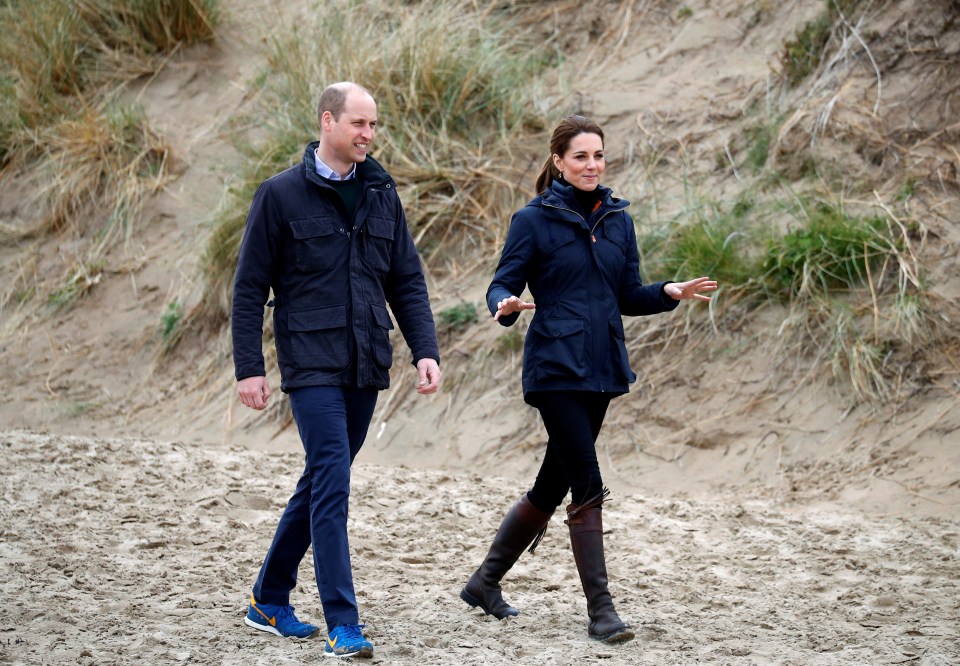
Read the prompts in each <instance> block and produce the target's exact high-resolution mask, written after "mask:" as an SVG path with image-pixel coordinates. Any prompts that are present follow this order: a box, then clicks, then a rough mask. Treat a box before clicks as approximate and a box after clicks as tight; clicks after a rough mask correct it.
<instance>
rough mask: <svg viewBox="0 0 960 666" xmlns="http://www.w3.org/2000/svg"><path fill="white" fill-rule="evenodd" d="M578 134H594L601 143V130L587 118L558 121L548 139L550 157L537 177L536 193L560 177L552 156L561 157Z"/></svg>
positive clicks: (573, 117)
mask: <svg viewBox="0 0 960 666" xmlns="http://www.w3.org/2000/svg"><path fill="white" fill-rule="evenodd" d="M579 134H596V135H597V136H599V137H600V141H601V142H602V141H603V130H602V129H600V126H599V125H597V124H596V123H595V122H593V121H592V120H590V119H589V118H584V117H583V116H567V117H566V118H564V119H563V120H561V121H560V124H559V125H557V128H556V129H555V130H553V136H551V137H550V155H548V156H547V161H546V162H545V163H544V165H543V169H541V170H540V175H539V176H537V185H536V191H537V194H542V193H543V191H544V190H546V189H547V188H548V187H550V183H552V182H553V181H554V180H556V179H557V178H559V177H560V172H559V171H557V167H555V166H554V165H553V156H554V155H559V156H560V157H563V155H564V153H566V152H567V149H568V148H570V142H571V141H573V138H574V137H575V136H577V135H579Z"/></svg>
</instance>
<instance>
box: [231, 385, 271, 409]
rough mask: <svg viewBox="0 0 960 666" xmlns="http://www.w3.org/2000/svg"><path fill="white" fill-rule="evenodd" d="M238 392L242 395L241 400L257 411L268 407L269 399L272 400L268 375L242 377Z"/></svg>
mask: <svg viewBox="0 0 960 666" xmlns="http://www.w3.org/2000/svg"><path fill="white" fill-rule="evenodd" d="M237 393H238V394H239V396H240V402H242V403H243V404H245V405H246V406H247V407H249V408H250V409H256V410H257V411H260V410H263V409H266V408H267V401H268V400H270V387H269V386H267V378H266V377H247V378H246V379H241V380H240V381H239V382H238V383H237Z"/></svg>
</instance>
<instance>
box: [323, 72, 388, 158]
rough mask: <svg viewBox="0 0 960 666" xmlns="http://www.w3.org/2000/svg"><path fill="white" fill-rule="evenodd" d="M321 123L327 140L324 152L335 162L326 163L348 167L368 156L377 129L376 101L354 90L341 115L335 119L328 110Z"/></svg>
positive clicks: (348, 94) (348, 95) (348, 97)
mask: <svg viewBox="0 0 960 666" xmlns="http://www.w3.org/2000/svg"><path fill="white" fill-rule="evenodd" d="M320 124H321V127H322V129H323V132H324V134H323V139H324V142H325V143H326V144H327V145H326V146H325V148H326V150H324V154H325V155H326V157H327V158H328V159H330V160H331V161H332V162H333V164H329V163H328V165H327V166H329V167H330V168H332V169H336V170H337V171H349V170H350V168H351V166H352V165H353V164H354V163H356V162H363V161H364V160H365V159H367V151H368V150H370V144H371V143H372V142H373V136H374V135H375V134H376V132H377V103H376V102H374V101H373V98H372V97H370V95H368V94H366V93H364V92H362V91H359V90H351V91H350V92H349V93H347V101H346V103H345V104H344V106H343V111H342V112H341V113H340V117H339V118H338V119H334V117H333V114H332V113H330V112H326V113H324V114H323V117H322V118H321V119H320ZM326 161H327V160H326V159H325V160H324V162H326Z"/></svg>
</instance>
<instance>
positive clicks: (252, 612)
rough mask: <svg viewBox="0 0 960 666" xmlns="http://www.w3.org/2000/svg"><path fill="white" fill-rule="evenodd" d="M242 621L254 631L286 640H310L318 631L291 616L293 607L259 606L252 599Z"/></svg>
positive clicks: (314, 627)
mask: <svg viewBox="0 0 960 666" xmlns="http://www.w3.org/2000/svg"><path fill="white" fill-rule="evenodd" d="M243 621H244V623H245V624H246V625H247V626H250V627H253V628H254V629H259V630H260V631H269V632H270V633H271V634H276V635H277V636H284V637H286V638H290V637H296V638H310V637H311V636H313V635H314V634H315V633H317V632H318V631H319V628H318V627H316V626H314V625H312V624H307V623H306V622H301V621H300V620H298V619H297V616H296V615H294V614H293V606H290V605H289V604H288V605H286V606H273V605H271V604H261V603H257V600H256V599H254V598H253V597H250V609H249V610H247V616H246V617H245V618H243Z"/></svg>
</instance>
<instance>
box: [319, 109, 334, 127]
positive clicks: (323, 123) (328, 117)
mask: <svg viewBox="0 0 960 666" xmlns="http://www.w3.org/2000/svg"><path fill="white" fill-rule="evenodd" d="M332 124H333V114H332V113H330V112H329V111H324V112H323V115H321V116H320V129H322V130H324V131H328V130H329V129H330V125H332Z"/></svg>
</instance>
